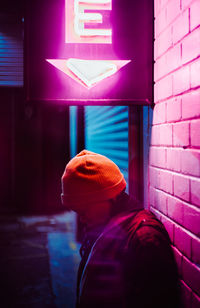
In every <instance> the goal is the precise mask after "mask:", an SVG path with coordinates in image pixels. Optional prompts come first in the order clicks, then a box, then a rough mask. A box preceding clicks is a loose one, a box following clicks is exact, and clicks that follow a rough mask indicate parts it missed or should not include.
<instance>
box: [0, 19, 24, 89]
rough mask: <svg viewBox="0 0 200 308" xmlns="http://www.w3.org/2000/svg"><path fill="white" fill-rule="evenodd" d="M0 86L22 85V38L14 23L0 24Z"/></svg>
mask: <svg viewBox="0 0 200 308" xmlns="http://www.w3.org/2000/svg"><path fill="white" fill-rule="evenodd" d="M0 86H3V87H5V86H7V87H22V86H23V39H22V35H20V33H19V30H18V29H17V27H16V26H15V25H12V26H10V25H2V24H0Z"/></svg>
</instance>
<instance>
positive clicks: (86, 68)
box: [67, 58, 117, 88]
mask: <svg viewBox="0 0 200 308" xmlns="http://www.w3.org/2000/svg"><path fill="white" fill-rule="evenodd" d="M67 67H68V68H69V69H70V70H71V71H72V73H73V74H75V75H76V76H77V77H78V78H79V79H80V80H81V81H82V82H83V83H84V84H85V85H86V86H87V87H88V88H90V87H92V86H93V85H95V84H96V83H97V82H99V81H101V80H102V79H105V78H106V77H108V76H111V75H113V74H114V73H115V72H116V71H117V66H116V65H115V64H114V63H110V62H106V61H103V60H82V59H75V58H70V59H68V60H67Z"/></svg>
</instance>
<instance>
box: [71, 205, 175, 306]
mask: <svg viewBox="0 0 200 308" xmlns="http://www.w3.org/2000/svg"><path fill="white" fill-rule="evenodd" d="M81 254H82V261H81V263H80V267H79V273H78V300H77V307H78V308H83V307H84V308H86V307H87V308H91V307H94V308H98V307H101V308H103V307H105V308H107V307H109V308H114V307H115V308H118V307H119V308H128V307H132V308H158V307H159V308H160V307H162V308H175V307H176V308H177V307H179V290H178V275H177V269H176V264H175V261H174V256H173V253H172V249H171V246H170V240H169V237H168V234H167V232H166V230H165V228H164V226H163V225H162V224H161V223H160V222H159V221H158V220H157V219H156V217H155V216H154V215H153V214H152V213H151V212H149V211H146V210H140V211H131V212H125V213H121V214H119V215H116V216H115V217H113V219H112V220H111V221H110V222H109V223H108V224H107V226H106V227H105V228H103V230H101V227H100V228H99V229H97V230H93V231H90V233H88V236H87V237H86V240H85V242H84V243H83V246H82V250H81Z"/></svg>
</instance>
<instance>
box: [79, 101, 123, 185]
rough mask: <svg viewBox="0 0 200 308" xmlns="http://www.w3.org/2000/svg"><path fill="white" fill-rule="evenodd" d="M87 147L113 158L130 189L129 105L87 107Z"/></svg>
mask: <svg viewBox="0 0 200 308" xmlns="http://www.w3.org/2000/svg"><path fill="white" fill-rule="evenodd" d="M85 148H86V149H87V150H90V151H93V152H96V153H99V154H103V155H105V156H107V157H108V158H110V159H111V160H113V161H114V162H115V163H116V164H117V165H118V167H119V168H120V170H121V172H122V173H123V174H124V177H125V179H126V182H127V190H128V107H127V106H114V107H113V106H87V107H85Z"/></svg>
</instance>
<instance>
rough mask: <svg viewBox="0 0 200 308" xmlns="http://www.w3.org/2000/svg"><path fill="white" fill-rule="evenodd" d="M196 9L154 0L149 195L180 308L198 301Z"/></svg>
mask: <svg viewBox="0 0 200 308" xmlns="http://www.w3.org/2000/svg"><path fill="white" fill-rule="evenodd" d="M199 12H200V1H199V0H155V46H154V47H155V48H154V50H155V54H154V56H155V59H154V60H155V73H154V81H155V87H154V94H155V95H154V98H155V108H154V114H153V123H152V134H151V143H150V144H151V145H150V159H149V193H150V196H149V200H150V209H151V210H152V211H153V212H154V213H155V214H156V216H157V217H158V219H160V220H161V221H162V222H163V224H164V226H165V227H166V229H167V231H168V233H169V236H170V239H171V242H172V245H173V246H172V247H173V251H174V256H175V259H176V262H177V266H178V270H179V274H180V277H181V290H182V298H183V306H184V307H185V308H197V307H198V308H199V307H200V13H199Z"/></svg>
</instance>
